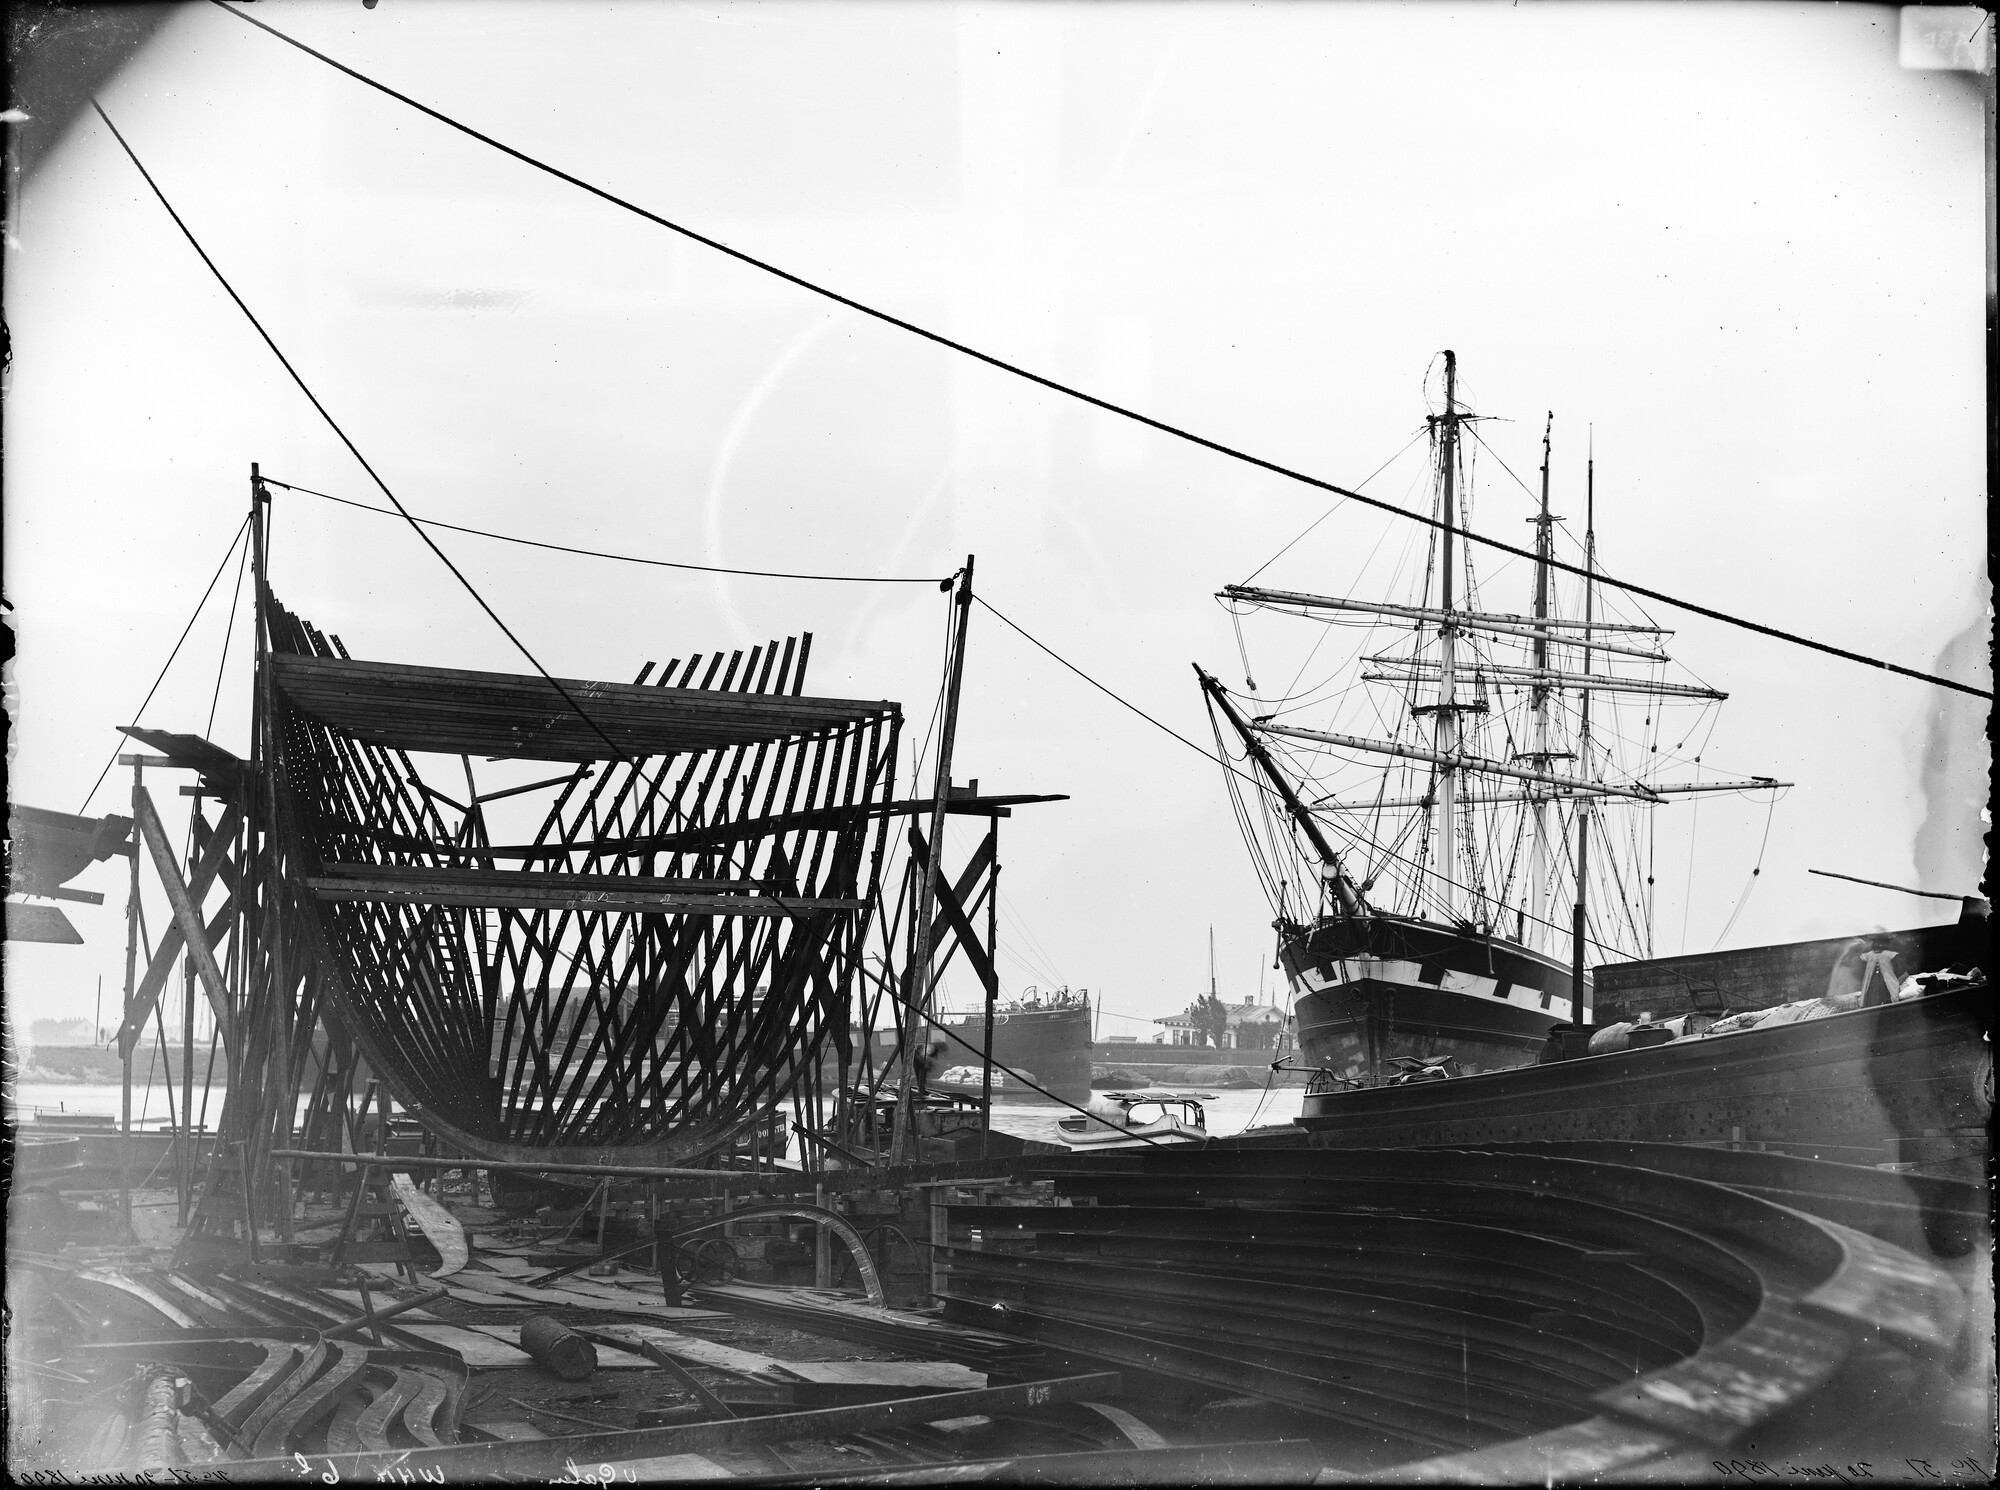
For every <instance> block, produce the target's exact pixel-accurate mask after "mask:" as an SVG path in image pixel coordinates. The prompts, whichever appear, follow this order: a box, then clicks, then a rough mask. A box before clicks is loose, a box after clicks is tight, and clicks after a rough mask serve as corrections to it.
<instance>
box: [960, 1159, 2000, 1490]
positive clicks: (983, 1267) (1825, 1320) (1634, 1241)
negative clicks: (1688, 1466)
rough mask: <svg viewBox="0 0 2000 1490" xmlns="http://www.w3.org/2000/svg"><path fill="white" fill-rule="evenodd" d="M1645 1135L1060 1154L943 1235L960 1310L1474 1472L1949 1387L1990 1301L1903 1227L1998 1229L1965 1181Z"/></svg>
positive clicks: (1888, 1401)
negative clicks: (1038, 1179) (955, 1236)
mask: <svg viewBox="0 0 2000 1490" xmlns="http://www.w3.org/2000/svg"><path fill="white" fill-rule="evenodd" d="M1646 1147H1649V1146H1632V1145H1590V1144H1584V1145H1564V1146H1560V1147H1553V1146H1551V1147H1541V1146H1517V1147H1514V1148H1510V1149H1504V1150H1497V1149H1496V1150H1477V1151H1475V1150H1443V1149H1397V1150H1325V1149H1318V1150H1308V1149H1301V1148H1257V1147H1252V1146H1247V1145H1246V1146H1226V1145H1220V1144H1218V1145H1212V1146H1209V1147H1207V1148H1204V1149H1198V1150H1194V1149H1175V1150H1161V1151H1158V1152H1150V1151H1149V1152H1144V1153H1140V1154H1133V1155H1104V1156H1096V1157H1093V1158H1091V1159H1089V1160H1087V1161H1083V1162H1080V1163H1075V1164H1071V1165H1066V1166H1062V1167H1061V1168H1060V1169H1058V1168H1057V1167H1055V1166H1051V1168H1050V1169H1049V1170H1048V1171H1047V1172H1046V1173H1047V1174H1048V1175H1049V1177H1051V1178H1053V1179H1055V1181H1056V1191H1057V1196H1058V1198H1057V1199H1056V1200H1055V1201H1054V1202H1053V1203H1051V1204H1048V1205H1044V1206H1038V1207H1023V1206H979V1205H954V1206H952V1207H951V1211H950V1216H951V1223H952V1226H953V1228H954V1231H958V1230H959V1229H961V1228H962V1229H963V1230H964V1232H965V1233H966V1234H969V1233H970V1232H971V1231H973V1230H977V1231H978V1233H979V1236H980V1246H979V1247H978V1248H977V1249H974V1248H972V1247H970V1246H964V1245H955V1246H953V1247H952V1248H951V1249H950V1252H949V1288H948V1303H947V1307H946V1317H947V1318H949V1319H953V1320H956V1321H958V1322H961V1323H964V1324H968V1325H975V1326H977V1327H979V1328H982V1329H986V1330H1000V1331H1006V1332H1008V1333H1012V1334H1015V1335H1018V1336H1021V1337H1023V1338H1027V1339H1032V1340H1035V1341H1037V1342H1040V1343H1042V1344H1044V1345H1047V1346H1051V1347H1054V1348H1057V1349H1060V1350H1063V1351H1065V1352H1068V1353H1070V1354H1072V1355H1074V1356H1077V1357H1079V1358H1086V1357H1087V1358H1094V1359H1097V1360H1101V1361H1104V1362H1107V1363H1108V1362H1116V1363H1117V1364H1118V1365H1119V1366H1120V1368H1121V1369H1122V1370H1124V1371H1125V1373H1126V1375H1127V1379H1128V1382H1139V1381H1143V1380H1144V1379H1145V1377H1146V1376H1147V1375H1151V1376H1152V1377H1154V1378H1155V1379H1157V1380H1159V1381H1161V1382H1162V1384H1166V1383H1176V1384H1179V1385H1180V1387H1181V1388H1182V1390H1186V1389H1187V1388H1189V1387H1194V1388H1199V1389H1201V1390H1203V1391H1205V1392H1207V1393H1209V1394H1211V1395H1217V1394H1221V1395H1227V1394H1238V1395H1249V1396H1252V1397H1257V1398H1262V1399H1265V1400H1267V1401H1269V1402H1272V1403H1276V1404H1281V1405H1282V1406H1284V1407H1286V1408H1289V1409H1292V1410H1294V1411H1296V1412H1298V1413H1301V1414H1304V1415H1307V1420H1308V1421H1309V1422H1312V1423H1314V1424H1315V1425H1316V1426H1315V1427H1314V1430H1313V1436H1314V1438H1315V1440H1316V1441H1318V1442H1322V1443H1324V1444H1325V1445H1327V1447H1328V1449H1329V1460H1330V1462H1332V1463H1333V1464H1335V1465H1337V1466H1341V1467H1354V1468H1366V1469H1371V1470H1380V1469H1382V1468H1384V1467H1386V1466H1388V1465H1391V1464H1395V1463H1407V1462H1411V1461H1419V1460H1424V1459H1427V1458H1431V1457H1433V1456H1439V1455H1445V1456H1456V1457H1454V1458H1452V1459H1451V1460H1450V1463H1449V1466H1448V1469H1449V1472H1450V1473H1451V1474H1458V1473H1460V1472H1463V1473H1465V1474H1467V1475H1469V1476H1470V1477H1472V1478H1475V1479H1476V1478H1479V1477H1481V1476H1487V1477H1494V1476H1498V1477H1504V1478H1522V1477H1525V1478H1532V1479H1537V1480H1539V1479H1542V1478H1543V1477H1544V1476H1545V1475H1546V1474H1553V1475H1554V1476H1555V1477H1557V1478H1562V1477H1565V1476H1566V1475H1572V1474H1576V1473H1582V1472H1585V1470H1586V1469H1592V1470H1594V1469H1603V1468H1611V1467H1616V1466H1618V1465H1627V1466H1635V1467H1636V1466H1638V1465H1640V1464H1649V1465H1659V1464H1667V1463H1671V1462H1674V1461H1675V1460H1676V1459H1677V1457H1678V1456H1681V1455H1683V1454H1685V1453H1697V1454H1699V1455H1701V1456H1703V1459H1702V1462H1704V1463H1705V1462H1706V1460H1707V1458H1712V1457H1714V1454H1713V1452H1712V1451H1719V1450H1722V1449H1725V1448H1727V1447H1728V1446H1729V1445H1731V1444H1734V1443H1735V1442H1737V1441H1738V1440H1739V1439H1741V1438H1743V1437H1744V1436H1745V1435H1746V1434H1750V1433H1752V1432H1753V1430H1754V1431H1758V1433H1759V1436H1760V1437H1765V1438H1769V1437H1775V1436H1778V1435H1780V1434H1782V1433H1783V1432H1784V1431H1785V1430H1786V1429H1787V1428H1788V1427H1793V1426H1796V1425H1797V1424H1798V1423H1801V1422H1803V1421H1805V1420H1806V1419H1807V1418H1809V1417H1813V1416H1815V1415H1817V1416H1818V1418H1819V1419H1821V1420H1824V1418H1825V1415H1826V1413H1827V1412H1828V1411H1836V1412H1837V1416H1838V1418H1839V1421H1840V1422H1841V1423H1842V1425H1843V1427H1844V1428H1845V1427H1851V1426H1852V1425H1853V1424H1854V1423H1855V1422H1856V1421H1858V1420H1859V1419H1861V1418H1863V1417H1865V1416H1866V1415H1868V1414H1881V1413H1889V1412H1894V1411H1897V1410H1899V1409H1900V1408H1903V1407H1906V1406H1908V1405H1909V1404H1910V1402H1911V1401H1912V1399H1913V1394H1915V1395H1921V1394H1922V1393H1923V1392H1924V1391H1925V1390H1934V1389H1935V1387H1936V1382H1937V1379H1938V1376H1939V1374H1940V1373H1941V1371H1942V1370H1943V1369H1944V1363H1945V1362H1946V1361H1947V1360H1948V1359H1949V1355H1950V1352H1951V1351H1952V1349H1953V1347H1954V1345H1955V1344H1957V1343H1958V1341H1959V1340H1960V1337H1961V1334H1962V1332H1963V1331H1964V1330H1965V1329H1966V1327H1967V1322H1968V1319H1970V1318H1972V1317H1974V1315H1973V1311H1971V1310H1969V1309H1968V1304H1967V1300H1966V1297H1965V1295H1964V1293H1963V1291H1962V1290H1961V1288H1960V1286H1959V1284H1958V1283H1957V1282H1956V1281H1954V1279H1953V1277H1952V1276H1951V1275H1950V1274H1949V1273H1948V1272H1947V1271H1946V1270H1945V1268H1944V1267H1942V1266H1940V1265H1939V1263H1938V1262H1937V1261H1934V1260H1932V1259H1931V1258H1930V1257H1927V1256H1924V1255H1919V1252H1918V1251H1912V1250H1908V1249H1906V1248H1905V1247H1902V1246H1898V1245H1896V1244H1895V1242H1893V1241H1889V1240H1884V1239H1883V1238H1884V1237H1885V1236H1894V1237H1899V1238H1901V1239H1903V1240H1907V1241H1917V1240H1918V1239H1921V1238H1922V1237H1924V1236H1925V1235H1926V1234H1937V1233H1940V1232H1943V1233H1952V1232H1954V1230H1956V1231H1957V1232H1959V1233H1962V1234H1964V1235H1965V1236H1966V1238H1967V1239H1970V1237H1971V1236H1975V1235H1977V1232H1978V1228H1979V1226H1980V1219H1979V1210H1980V1207H1979V1203H1978V1197H1977V1196H1975V1195H1973V1194H1972V1193H1971V1191H1970V1190H1969V1189H1968V1188H1966V1187H1960V1188H1959V1189H1958V1190H1951V1189H1949V1187H1945V1188H1940V1187H1938V1186H1936V1185H1934V1184H1933V1185H1929V1186H1927V1187H1919V1188H1920V1189H1921V1193H1919V1189H1913V1188H1911V1187H1910V1186H1908V1185H1904V1184H1902V1183H1901V1182H1902V1181H1903V1180H1904V1179H1905V1178H1906V1177H1902V1176H1894V1175H1885V1174H1882V1173H1881V1172H1879V1171H1873V1170H1862V1171H1855V1170H1851V1169H1849V1168H1848V1167H1847V1166H1841V1165H1825V1164H1813V1163H1811V1162H1810V1161H1801V1160H1790V1159H1783V1158H1780V1157H1779V1156H1772V1155H1762V1154H1745V1155H1736V1154H1731V1153H1727V1152H1724V1151H1718V1150H1683V1151H1677V1152H1675V1153H1670V1154H1664V1155H1663V1154H1652V1153H1648V1152H1645V1151H1644V1149H1645V1148H1646ZM1899 1185H1900V1188H1898V1187H1899ZM1961 1192H1962V1193H1961ZM1801 1202H1804V1203H1801ZM1815 1211H1818V1212H1820V1213H1819V1214H1815V1213H1814V1212H1815ZM1835 1217H1838V1219H1835ZM1863 1228H1866V1229H1863ZM1871 1232H1873V1233H1877V1234H1871ZM1010 1236H1011V1238H1012V1245H1008V1244H1007V1243H1008V1239H1009V1238H1010ZM996 1242H1000V1243H1002V1245H1001V1246H999V1247H998V1248H996V1247H995V1245H994V1244H995V1243H996ZM1923 1250H1936V1251H1938V1252H1942V1253H1948V1252H1949V1251H1950V1250H1951V1249H1950V1247H1949V1246H1946V1247H1942V1248H1936V1249H1923ZM1981 1317H1983V1315H1982V1316H1981ZM1982 1327H1983V1326H1982ZM1508 1455H1514V1456H1516V1458H1508V1457H1507V1456H1508ZM1467 1456H1470V1457H1469V1458H1468V1457H1467ZM1523 1456H1524V1457H1523ZM1517 1461H1518V1462H1517ZM1468 1465H1469V1466H1470V1467H1469V1468H1468V1467H1467V1466H1468Z"/></svg>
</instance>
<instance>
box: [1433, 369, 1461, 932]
mask: <svg viewBox="0 0 2000 1490" xmlns="http://www.w3.org/2000/svg"><path fill="white" fill-rule="evenodd" d="M1438 422H1439V426H1440V455H1439V468H1440V472H1441V474H1442V476H1443V478H1444V533H1443V537H1444V546H1443V555H1444V562H1443V563H1442V564H1441V565H1440V566H1439V568H1440V570H1441V572H1442V575H1443V581H1442V591H1441V594H1442V604H1441V605H1440V606H1439V609H1441V610H1443V611H1444V612H1445V613H1446V614H1445V618H1444V620H1443V622H1442V623H1441V624H1440V625H1439V627H1438V701H1437V748H1438V754H1440V755H1455V754H1457V753H1458V700H1457V691H1458V677H1457V673H1456V671H1455V667H1454V664H1455V663H1456V661H1457V657H1456V647H1457V641H1458V628H1457V627H1456V626H1455V625H1453V624H1452V620H1451V615H1450V612H1451V609H1452V594H1451V579H1452V574H1451V568H1452V545H1451V538H1452V533H1451V530H1452V527H1453V525H1454V523H1455V522H1456V518H1455V517H1454V516H1453V499H1454V497H1455V495H1456V493H1455V492H1454V490H1453V486H1452V483H1453V480H1454V477H1455V475H1456V472H1457V466H1458V354H1457V353H1456V352H1446V353H1445V354H1444V415H1443V417H1442V418H1441V419H1440V420H1439V421H1438ZM1457 807H1458V778H1457V776H1456V774H1455V773H1454V769H1453V768H1452V767H1451V766H1446V765H1440V766H1439V767H1438V817H1439V819H1440V820H1441V821H1442V823H1443V825H1444V832H1443V834H1442V837H1441V851H1440V853H1439V855H1438V873H1439V875H1440V876H1441V878H1442V880H1443V890H1444V908H1445V919H1446V920H1448V921H1450V920H1456V919H1457V918H1458V884H1457V881H1458V822H1457V818H1458V813H1457Z"/></svg>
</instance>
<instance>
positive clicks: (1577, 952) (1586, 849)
mask: <svg viewBox="0 0 2000 1490" xmlns="http://www.w3.org/2000/svg"><path fill="white" fill-rule="evenodd" d="M1595 447H1596V441H1595V440H1594V439H1593V440H1592V441H1590V443H1589V444H1588V445H1587V446H1586V447H1585V448H1586V450H1587V452H1588V453H1587V454H1586V455H1585V457H1584V466H1583V471H1584V476H1583V670H1584V672H1586V673H1588V672H1589V671H1590V622H1591V619H1592V613H1593V611H1594V608H1595V606H1594V602H1595V600H1596V596H1597V585H1596V582H1595V581H1594V580H1593V579H1592V578H1591V576H1592V574H1593V572H1594V571H1595V570H1596V568H1597V452H1596V448H1595ZM1579 702H1580V710H1581V714H1580V718H1579V721H1578V724H1577V732H1576V765H1577V774H1578V775H1579V776H1581V777H1583V778H1584V780H1586V781H1588V780H1589V779H1590V690H1589V689H1588V688H1586V689H1584V690H1583V691H1582V698H1581V700H1580V701H1579ZM1590 801H1591V799H1590V798H1589V797H1587V796H1586V797H1579V798H1578V799H1577V804H1576V904H1575V906H1574V907H1573V908H1572V909H1571V911H1570V949H1569V1008H1570V1019H1571V1022H1572V1023H1574V1024H1575V1026H1576V1028H1577V1030H1578V1031H1579V1038H1581V1034H1580V1032H1581V1031H1583V1030H1585V1029H1587V1028H1588V1027H1589V1025H1590V1011H1589V1010H1588V1009H1586V1008H1585V1007H1584V1000H1583V964H1584V936H1585V930H1586V928H1587V926H1588V925H1589V921H1588V919H1587V917H1586V914H1585V905H1584V902H1585V897H1586V895H1587V893H1588V892H1587V884H1586V871H1587V870H1588V867H1589V864H1590Z"/></svg>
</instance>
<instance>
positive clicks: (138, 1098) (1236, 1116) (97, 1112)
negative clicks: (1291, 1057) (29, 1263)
mask: <svg viewBox="0 0 2000 1490" xmlns="http://www.w3.org/2000/svg"><path fill="white" fill-rule="evenodd" d="M1189 1089H1190V1090H1192V1088H1189ZM1304 1095H1305V1093H1304V1089H1303V1088H1301V1087H1274V1088H1273V1089H1272V1090H1271V1091H1270V1092H1269V1093H1268V1094H1267V1093H1265V1092H1264V1091H1262V1090H1261V1089H1260V1090H1257V1091H1234V1092H1218V1093H1216V1096H1215V1100H1214V1101H1213V1102H1204V1103H1202V1109H1203V1111H1204V1112H1206V1113H1207V1115H1208V1131H1209V1132H1210V1133H1212V1134H1214V1135H1215V1136H1216V1137H1218V1138H1223V1137H1227V1136H1228V1135H1230V1134H1232V1133H1241V1132H1242V1131H1243V1130H1244V1129H1245V1128H1249V1127H1253V1126H1254V1127H1267V1126H1270V1125H1272V1124H1287V1123H1290V1122H1291V1120H1292V1119H1293V1118H1295V1117H1297V1116H1298V1115H1299V1109H1300V1104H1301V1102H1302V1100H1303V1098H1304ZM222 1097H223V1088H222V1085H221V1083H219V1082H218V1083H217V1084H216V1086H215V1088H214V1090H213V1091H211V1092H210V1093H209V1098H208V1113H209V1122H210V1123H211V1124H213V1123H214V1121H215V1119H216V1117H217V1115H219V1114H220V1113H221V1111H222ZM173 1101H174V1105H175V1107H176V1108H178V1106H179V1104H180V1089H179V1087H176V1088H175V1089H174V1093H173ZM194 1101H195V1113H196V1116H197V1117H199V1116H200V1114H201V1089H200V1085H199V1083H197V1084H196V1088H195V1098H194ZM7 1108H8V1116H9V1117H10V1118H11V1119H12V1120H14V1121H16V1122H20V1121H31V1120H33V1119H34V1118H35V1117H37V1116H38V1115H39V1114H43V1113H46V1114H48V1115H49V1116H51V1117H54V1116H58V1115H76V1114H82V1115H94V1116H99V1117H116V1116H117V1115H118V1084H117V1083H116V1082H109V1083H105V1082H22V1083H21V1084H20V1085H19V1086H17V1087H13V1088H10V1089H9V1091H8V1094H7ZM1069 1116H1072V1110H1071V1109H1070V1108H1067V1107H1063V1106H1060V1105H1058V1104H1056V1103H1053V1102H1032V1103H1031V1102H1019V1103H1016V1102H996V1103H995V1104H994V1105H993V1126H994V1128H995V1129H997V1130H998V1131H999V1132H1002V1133H1011V1134H1013V1135H1014V1136H1015V1137H1016V1138H1033V1139H1037V1140H1039V1141H1041V1142H1043V1143H1060V1142H1062V1135H1061V1132H1060V1130H1059V1129H1058V1128H1057V1126H1056V1124H1057V1123H1058V1122H1060V1121H1061V1120H1062V1119H1063V1118H1066V1117H1069ZM167 1119H168V1110H167V1092H166V1087H165V1083H164V1082H161V1081H158V1080H156V1081H155V1082H154V1083H153V1086H152V1089H151V1091H150V1092H149V1091H148V1090H147V1088H146V1085H145V1083H144V1082H143V1081H135V1082H133V1084H132V1121H133V1122H134V1123H144V1124H152V1123H156V1122H157V1123H164V1122H166V1121H167Z"/></svg>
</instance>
